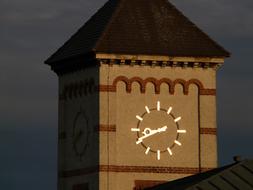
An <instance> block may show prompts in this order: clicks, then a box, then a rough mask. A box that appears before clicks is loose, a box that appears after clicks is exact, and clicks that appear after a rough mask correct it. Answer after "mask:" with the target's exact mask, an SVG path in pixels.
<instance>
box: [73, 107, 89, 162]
mask: <svg viewBox="0 0 253 190" xmlns="http://www.w3.org/2000/svg"><path fill="white" fill-rule="evenodd" d="M89 135H90V129H89V122H88V118H87V117H86V115H85V113H84V112H83V111H79V112H78V113H77V114H76V116H75V119H74V125H73V149H74V151H75V153H76V156H78V157H79V158H80V160H82V157H83V156H84V154H85V152H86V150H87V147H88V142H89Z"/></svg>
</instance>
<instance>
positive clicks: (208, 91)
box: [199, 89, 216, 96]
mask: <svg viewBox="0 0 253 190" xmlns="http://www.w3.org/2000/svg"><path fill="white" fill-rule="evenodd" d="M199 94H200V95H206V96H216V89H201V90H200V91H199Z"/></svg>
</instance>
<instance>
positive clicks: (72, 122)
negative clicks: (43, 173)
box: [45, 0, 229, 190]
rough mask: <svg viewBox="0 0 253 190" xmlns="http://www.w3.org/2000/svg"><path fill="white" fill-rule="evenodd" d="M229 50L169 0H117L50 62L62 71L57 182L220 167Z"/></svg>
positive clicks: (146, 182) (109, 186) (83, 186)
mask: <svg viewBox="0 0 253 190" xmlns="http://www.w3.org/2000/svg"><path fill="white" fill-rule="evenodd" d="M226 57H229V53H228V52H227V51H226V50H224V49H223V48H222V47H221V46H220V45H218V44H217V43H216V42H214V41H213V40H212V39H211V38H210V37H208V35H206V34H205V33H204V32H203V31H201V30H200V29H199V28H198V27H197V26H196V25H194V24H193V23H192V22H191V21H189V20H188V19H187V18H186V17H185V16H184V15H183V14H182V13H181V12H180V11H178V10H177V9H176V8H175V7H174V6H173V5H172V4H171V3H170V2H168V1H167V0H109V1H108V2H107V3H106V4H105V5H104V6H103V7H102V8H101V9H99V10H98V11H97V13H96V14H95V15H94V16H92V17H91V18H90V19H89V20H88V21H87V22H86V23H85V24H84V26H82V27H81V28H80V29H79V30H78V31H77V33H75V34H74V35H73V36H72V37H71V38H70V39H69V40H68V41H67V42H66V43H65V44H64V45H63V46H62V47H61V48H60V49H58V50H57V51H56V52H55V53H54V54H53V55H52V56H51V57H49V59H47V61H46V62H45V63H46V64H48V65H50V66H51V68H52V70H53V71H54V72H55V73H57V75H58V77H59V128H58V139H59V140H58V190H88V189H89V190H119V189H122V190H132V189H143V188H145V187H150V186H153V185H156V184H160V183H164V182H167V181H170V180H174V179H178V178H182V177H185V176H189V175H192V174H196V173H199V172H203V171H206V170H209V169H212V168H215V167H217V128H216V72H217V69H218V68H219V67H220V66H221V65H222V64H223V63H224V59H225V58H226Z"/></svg>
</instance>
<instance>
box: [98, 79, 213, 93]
mask: <svg viewBox="0 0 253 190" xmlns="http://www.w3.org/2000/svg"><path fill="white" fill-rule="evenodd" d="M118 82H124V83H125V84H126V92H127V93H131V91H132V84H133V83H134V82H137V83H138V84H139V85H140V91H141V93H145V91H146V85H147V83H152V84H153V85H154V87H155V93H156V94H160V86H161V84H163V83H165V84H167V85H168V86H169V93H170V94H174V93H175V86H176V85H177V84H180V85H182V86H183V92H184V94H185V95H188V93H189V86H190V85H191V84H193V85H196V86H197V87H198V89H199V94H200V95H207V96H215V95H216V89H205V88H204V86H203V84H202V83H201V81H199V80H198V79H190V80H188V81H186V80H184V79H175V80H170V79H168V78H162V79H160V80H159V79H156V78H152V77H149V78H147V79H142V78H140V77H133V78H131V79H129V78H127V77H125V76H119V77H117V78H115V80H114V81H113V84H112V85H100V86H99V90H100V92H116V90H117V83H118Z"/></svg>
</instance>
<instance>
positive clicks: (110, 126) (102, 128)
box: [99, 125, 116, 132]
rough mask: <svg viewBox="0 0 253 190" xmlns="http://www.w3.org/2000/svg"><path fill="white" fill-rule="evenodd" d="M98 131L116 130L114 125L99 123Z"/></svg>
mask: <svg viewBox="0 0 253 190" xmlns="http://www.w3.org/2000/svg"><path fill="white" fill-rule="evenodd" d="M99 131H100V132H116V125H99Z"/></svg>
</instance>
